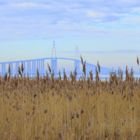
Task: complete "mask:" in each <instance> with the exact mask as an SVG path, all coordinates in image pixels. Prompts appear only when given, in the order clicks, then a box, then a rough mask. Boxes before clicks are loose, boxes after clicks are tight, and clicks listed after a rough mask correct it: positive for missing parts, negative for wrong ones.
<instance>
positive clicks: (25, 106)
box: [0, 57, 140, 140]
mask: <svg viewBox="0 0 140 140" xmlns="http://www.w3.org/2000/svg"><path fill="white" fill-rule="evenodd" d="M81 63H82V69H83V77H82V78H80V79H79V80H77V78H76V77H77V72H76V70H75V71H74V72H71V74H70V78H69V77H68V76H67V75H66V72H65V70H64V71H63V73H62V74H61V73H60V72H59V77H58V78H54V74H53V71H52V70H51V68H50V66H49V65H48V70H49V71H48V72H47V73H46V76H44V77H40V76H39V71H38V70H37V72H36V75H37V76H36V78H34V79H30V78H29V77H24V76H23V73H24V68H23V66H22V65H21V66H19V76H18V77H12V76H6V77H0V139H1V140H107V139H108V140H139V139H140V79H135V78H134V75H133V70H129V69H128V67H126V71H125V77H126V78H125V80H124V79H123V76H124V75H123V72H122V70H121V69H119V70H118V72H117V73H110V78H109V80H108V81H101V80H100V77H99V73H100V71H101V66H100V64H99V63H97V67H96V73H95V74H94V73H92V72H90V74H89V77H86V76H87V75H86V67H85V66H86V62H85V61H84V60H83V58H82V57H81ZM137 64H139V63H138V60H137ZM8 73H10V70H8ZM8 73H7V75H8ZM94 79H95V80H94Z"/></svg>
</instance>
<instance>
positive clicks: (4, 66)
mask: <svg viewBox="0 0 140 140" xmlns="http://www.w3.org/2000/svg"><path fill="white" fill-rule="evenodd" d="M75 56H76V57H77V56H79V58H80V55H79V51H78V47H77V48H76V52H75ZM48 64H49V65H50V68H51V70H52V72H53V74H54V76H55V77H57V76H58V75H59V73H60V72H61V74H63V72H64V70H65V72H66V74H67V76H69V75H70V72H73V71H74V70H76V72H77V76H78V77H80V76H82V64H81V60H80V59H75V58H66V57H56V49H55V42H53V48H52V56H51V57H47V58H38V59H30V60H17V61H8V62H0V76H3V77H4V76H5V75H6V73H7V72H8V69H9V68H10V74H11V76H18V74H19V72H18V69H19V67H20V66H21V65H22V66H23V68H24V71H23V74H24V76H28V77H35V76H36V75H37V70H38V72H39V75H40V76H45V75H46V73H47V72H48ZM64 64H66V66H64ZM90 71H92V72H93V74H95V71H96V66H95V65H94V64H91V63H86V74H87V75H88V74H89V72H90ZM101 73H102V74H103V75H106V74H109V69H107V68H102V69H101Z"/></svg>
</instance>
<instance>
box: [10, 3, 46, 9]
mask: <svg viewBox="0 0 140 140" xmlns="http://www.w3.org/2000/svg"><path fill="white" fill-rule="evenodd" d="M10 6H11V7H13V8H20V9H27V8H28V9H31V8H49V5H47V4H44V3H35V2H18V3H11V4H10Z"/></svg>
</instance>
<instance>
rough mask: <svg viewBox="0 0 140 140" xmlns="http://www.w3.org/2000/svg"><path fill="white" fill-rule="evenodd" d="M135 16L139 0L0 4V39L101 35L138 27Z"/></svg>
mask: <svg viewBox="0 0 140 140" xmlns="http://www.w3.org/2000/svg"><path fill="white" fill-rule="evenodd" d="M139 14H140V1H139V0H114V1H111V0H86V1H83V0H76V1H75V0H59V1H58V0H53V1H52V0H48V1H46V0H28V1H27V0H13V1H11V0H5V1H4V0H1V2H0V29H1V31H0V38H3V36H5V38H6V37H7V38H11V37H12V38H13V34H14V36H15V38H16V37H18V38H20V37H21V38H26V37H29V36H32V37H44V36H52V34H57V35H59V34H60V36H63V35H65V34H71V33H72V34H77V33H79V34H81V35H82V34H93V33H94V34H96V33H97V34H99V33H100V34H104V33H107V32H112V30H111V29H110V27H111V26H113V27H114V29H115V27H117V26H118V25H119V26H120V28H121V27H122V28H123V27H124V25H126V23H127V26H125V28H129V27H130V26H131V25H133V24H134V23H135V24H134V25H137V26H138V25H139ZM136 15H137V16H136ZM133 22H134V23H133ZM100 24H101V25H103V26H100ZM106 25H108V27H107V26H106Z"/></svg>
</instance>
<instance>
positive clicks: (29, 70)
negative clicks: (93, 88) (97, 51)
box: [0, 57, 95, 77]
mask: <svg viewBox="0 0 140 140" xmlns="http://www.w3.org/2000/svg"><path fill="white" fill-rule="evenodd" d="M61 61H65V62H66V63H67V64H68V63H70V62H71V64H70V67H73V70H75V69H76V71H77V74H78V75H81V74H82V65H81V60H78V59H74V58H63V57H50V58H39V59H31V60H19V61H9V62H1V63H0V75H1V76H5V74H6V73H7V72H8V68H9V67H10V71H11V76H16V75H18V67H19V66H21V65H23V67H24V73H23V74H24V76H29V77H35V76H36V73H37V70H38V72H39V75H40V76H45V75H46V72H47V71H48V67H47V64H49V65H50V67H51V70H52V71H53V73H54V76H55V77H57V76H58V74H59V71H60V72H62V70H64V69H65V71H66V73H67V74H68V75H69V74H70V70H69V68H67V67H65V68H63V69H62V68H58V64H59V62H61ZM72 65H73V66H72ZM86 70H87V74H88V73H89V71H93V72H95V65H93V64H90V63H86Z"/></svg>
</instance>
